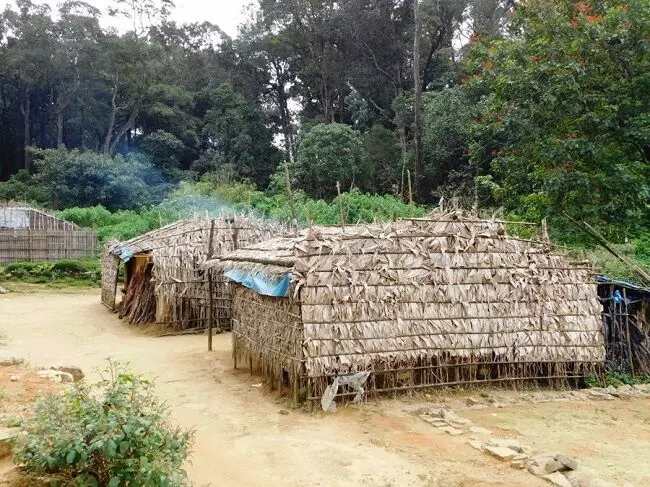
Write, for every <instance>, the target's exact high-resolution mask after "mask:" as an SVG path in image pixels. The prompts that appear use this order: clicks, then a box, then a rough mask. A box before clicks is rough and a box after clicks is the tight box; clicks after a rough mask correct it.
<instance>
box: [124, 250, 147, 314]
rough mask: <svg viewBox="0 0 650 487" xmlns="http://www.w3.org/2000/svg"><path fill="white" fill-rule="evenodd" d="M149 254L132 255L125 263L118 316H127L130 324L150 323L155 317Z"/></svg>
mask: <svg viewBox="0 0 650 487" xmlns="http://www.w3.org/2000/svg"><path fill="white" fill-rule="evenodd" d="M152 271H153V261H152V259H151V254H149V253H146V254H140V255H136V256H134V257H133V258H132V259H131V260H130V261H129V262H128V263H127V264H126V284H125V291H124V299H123V300H122V305H121V307H120V314H119V316H120V318H124V317H127V318H128V320H129V323H131V324H144V323H152V322H153V321H155V319H156V296H155V292H154V291H155V289H154V283H153V280H152Z"/></svg>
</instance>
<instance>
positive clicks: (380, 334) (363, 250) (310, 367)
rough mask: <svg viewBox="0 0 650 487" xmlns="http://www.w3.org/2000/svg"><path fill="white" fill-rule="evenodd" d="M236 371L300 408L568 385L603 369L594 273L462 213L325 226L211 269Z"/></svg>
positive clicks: (239, 253)
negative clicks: (486, 386)
mask: <svg viewBox="0 0 650 487" xmlns="http://www.w3.org/2000/svg"><path fill="white" fill-rule="evenodd" d="M208 265H210V266H212V268H213V270H214V271H215V272H221V273H223V275H224V276H225V277H227V278H229V279H231V280H232V281H233V283H234V284H233V289H232V290H231V296H232V305H231V306H232V323H233V354H234V359H235V363H236V364H241V363H247V364H248V365H249V367H251V368H252V367H253V365H254V364H259V365H260V366H261V367H262V370H263V373H264V375H265V377H266V379H267V381H268V382H269V383H271V384H272V385H274V386H278V387H288V388H289V389H290V390H291V391H292V393H293V395H294V397H295V399H296V400H299V399H305V398H306V399H308V400H311V401H315V400H321V402H322V403H323V404H324V407H329V406H330V405H331V402H332V400H333V398H334V397H336V396H339V397H354V398H355V399H357V400H358V399H360V398H361V396H362V394H363V393H364V392H369V393H397V392H405V391H409V390H421V389H424V388H430V387H436V386H450V385H460V384H483V383H491V384H501V385H514V384H519V383H521V382H522V381H529V382H532V383H539V384H547V385H555V386H563V385H568V384H572V383H578V382H580V381H581V380H582V379H583V378H584V377H585V376H588V375H590V374H593V373H596V372H598V371H599V370H600V368H602V365H603V363H604V360H605V348H604V345H603V333H602V324H601V316H600V313H601V308H600V303H599V302H598V296H597V294H596V285H595V284H594V282H593V277H592V270H591V268H590V267H588V266H586V265H584V264H580V263H572V262H571V261H569V259H568V258H567V257H566V256H565V255H563V254H562V253H559V252H556V251H554V250H553V249H552V246H551V245H550V243H549V242H547V241H545V240H544V239H542V240H528V239H522V238H518V237H515V236H511V235H508V234H507V232H506V223H505V222H500V221H491V220H480V219H478V218H477V217H476V216H474V215H471V214H466V213H463V212H460V211H453V212H449V213H437V214H434V215H431V216H430V217H428V218H425V219H418V220H408V221H398V222H394V223H390V224H386V225H360V226H353V227H345V228H342V229H341V228H315V229H312V230H311V231H309V232H307V233H306V234H305V235H303V236H301V237H298V238H289V239H287V238H280V239H274V240H271V241H268V242H264V243H261V244H257V245H254V246H252V247H249V248H246V249H240V250H236V251H234V252H231V253H228V254H226V255H224V256H222V258H221V259H220V260H218V261H212V262H210V263H209V264H208Z"/></svg>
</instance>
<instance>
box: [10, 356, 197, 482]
mask: <svg viewBox="0 0 650 487" xmlns="http://www.w3.org/2000/svg"><path fill="white" fill-rule="evenodd" d="M21 429H22V432H23V434H22V435H19V439H18V440H17V443H16V447H15V448H14V455H15V461H16V463H17V464H18V465H21V467H22V468H23V470H24V471H25V472H26V473H27V474H28V475H32V476H39V477H42V476H45V477H50V478H52V479H54V480H56V481H58V482H59V484H60V485H64V486H71V485H79V486H97V487H99V486H101V487H117V486H123V485H132V486H138V487H147V486H151V487H154V486H155V487H160V486H169V487H173V486H182V485H186V484H187V482H186V474H185V472H184V471H183V470H182V468H181V467H182V465H183V462H184V461H185V459H186V458H187V456H188V454H189V446H190V442H191V439H192V433H191V432H189V431H184V430H181V429H179V428H174V427H171V426H170V425H169V424H168V411H167V409H166V408H165V407H164V406H163V405H162V404H161V403H160V402H159V401H158V399H157V398H156V397H155V395H154V386H153V384H152V383H151V382H150V381H148V380H147V379H145V378H143V377H141V376H138V375H134V374H132V373H131V372H129V370H128V369H127V368H126V367H125V366H123V365H121V364H118V363H114V362H110V361H109V365H108V366H107V368H106V369H105V370H104V371H103V373H102V379H101V380H100V381H99V382H97V383H95V384H92V385H84V384H83V383H78V384H76V385H75V386H74V388H73V389H72V390H71V391H67V392H65V393H64V394H61V395H50V396H47V397H44V398H42V399H40V400H39V401H38V402H37V404H36V408H35V412H34V414H33V415H32V416H31V417H29V418H28V419H26V420H25V421H24V422H23V423H22V424H21Z"/></svg>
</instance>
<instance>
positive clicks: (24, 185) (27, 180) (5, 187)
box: [0, 169, 47, 203]
mask: <svg viewBox="0 0 650 487" xmlns="http://www.w3.org/2000/svg"><path fill="white" fill-rule="evenodd" d="M0 200H8V201H11V200H13V201H27V202H34V203H42V202H44V201H46V200H47V195H46V192H45V188H43V187H42V186H41V185H38V184H35V183H34V180H33V178H32V177H31V176H30V175H29V173H28V172H27V171H25V170H24V169H21V170H20V171H18V172H17V173H16V174H14V175H12V176H11V178H9V180H8V181H0Z"/></svg>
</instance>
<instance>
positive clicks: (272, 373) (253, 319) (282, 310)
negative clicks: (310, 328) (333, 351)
mask: <svg viewBox="0 0 650 487" xmlns="http://www.w3.org/2000/svg"><path fill="white" fill-rule="evenodd" d="M231 290H232V294H231V295H232V323H233V330H232V331H233V358H234V361H235V366H237V364H241V365H244V364H246V365H247V366H250V367H253V366H257V367H261V368H262V372H263V374H264V377H265V378H266V380H267V382H268V383H269V384H271V385H272V386H273V387H276V386H279V387H281V384H282V383H283V382H285V383H287V384H289V385H291V386H292V388H293V395H294V399H297V398H298V390H299V388H300V384H301V382H302V378H303V375H304V372H303V371H304V369H303V360H302V324H301V319H300V305H299V304H298V303H297V302H296V301H295V300H294V299H292V298H273V297H268V296H262V295H260V294H257V293H256V292H254V291H251V290H250V289H248V288H246V287H244V286H241V285H239V284H234V283H233V284H231ZM284 374H287V377H284Z"/></svg>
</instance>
